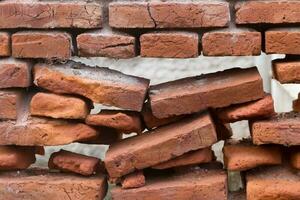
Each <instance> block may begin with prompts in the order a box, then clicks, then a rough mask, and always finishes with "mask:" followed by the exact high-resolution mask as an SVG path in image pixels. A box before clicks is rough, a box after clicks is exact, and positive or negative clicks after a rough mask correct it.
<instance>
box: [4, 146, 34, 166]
mask: <svg viewBox="0 0 300 200" xmlns="http://www.w3.org/2000/svg"><path fill="white" fill-rule="evenodd" d="M33 163H35V147H17V146H0V170H18V169H26V168H28V167H29V166H30V165H31V164H33Z"/></svg>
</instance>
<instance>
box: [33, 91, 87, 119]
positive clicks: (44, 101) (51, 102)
mask: <svg viewBox="0 0 300 200" xmlns="http://www.w3.org/2000/svg"><path fill="white" fill-rule="evenodd" d="M89 113H90V108H89V104H88V103H87V102H85V101H84V100H82V99H80V98H77V97H72V96H65V95H57V94H52V93H44V92H39V93H37V94H35V95H34V96H33V97H32V99H31V102H30V114H31V115H36V116H45V117H52V118H63V119H85V118H86V116H87V115H88V114H89Z"/></svg>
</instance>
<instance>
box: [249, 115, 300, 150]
mask: <svg viewBox="0 0 300 200" xmlns="http://www.w3.org/2000/svg"><path fill="white" fill-rule="evenodd" d="M291 127H293V128H291ZM298 127H299V114H298V113H282V114H278V115H276V116H273V117H272V118H270V119H265V120H257V121H252V122H251V123H250V129H251V134H252V139H253V143H254V144H257V145H260V144H281V145H286V146H294V145H300V137H299V129H298Z"/></svg>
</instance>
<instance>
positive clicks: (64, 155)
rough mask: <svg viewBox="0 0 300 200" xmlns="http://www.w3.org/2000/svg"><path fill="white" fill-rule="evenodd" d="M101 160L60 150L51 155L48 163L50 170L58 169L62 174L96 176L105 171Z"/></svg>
mask: <svg viewBox="0 0 300 200" xmlns="http://www.w3.org/2000/svg"><path fill="white" fill-rule="evenodd" d="M101 165H103V164H102V163H101V160H99V159H98V158H95V157H91V156H85V155H81V154H77V153H73V152H70V151H65V150H60V151H58V152H55V153H53V154H51V157H50V159H49V162H48V167H49V169H58V170H60V171H62V172H74V173H77V174H81V175H84V176H90V175H93V174H96V173H97V172H99V170H101V168H102V169H103V166H101Z"/></svg>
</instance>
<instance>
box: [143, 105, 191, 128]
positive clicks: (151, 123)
mask: <svg viewBox="0 0 300 200" xmlns="http://www.w3.org/2000/svg"><path fill="white" fill-rule="evenodd" d="M141 114H142V116H143V120H144V123H145V126H146V127H147V129H148V130H151V129H153V128H157V127H160V126H163V125H167V124H170V123H172V122H176V121H178V120H180V119H182V118H184V117H186V116H185V115H181V116H172V117H168V118H163V119H159V118H157V117H155V116H154V115H153V113H152V110H151V106H150V103H149V102H146V103H145V104H144V107H143V110H142V113H141Z"/></svg>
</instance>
